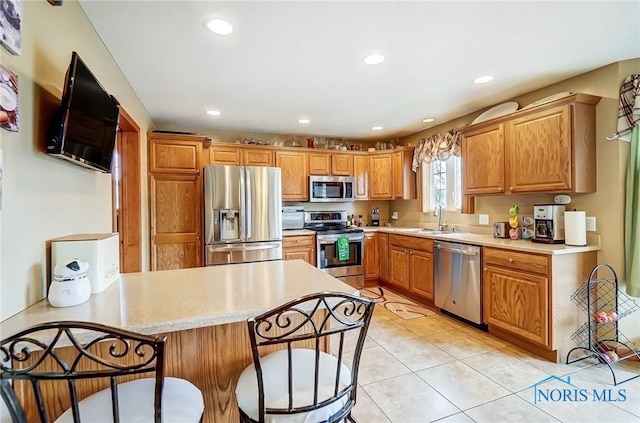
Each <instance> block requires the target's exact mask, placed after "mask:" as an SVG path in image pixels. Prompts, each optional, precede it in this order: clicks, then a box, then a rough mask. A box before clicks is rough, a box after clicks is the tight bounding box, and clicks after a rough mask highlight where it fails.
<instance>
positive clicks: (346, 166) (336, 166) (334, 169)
mask: <svg viewBox="0 0 640 423" xmlns="http://www.w3.org/2000/svg"><path fill="white" fill-rule="evenodd" d="M353 158H354V157H353V155H351V154H332V155H331V174H332V175H338V176H353Z"/></svg>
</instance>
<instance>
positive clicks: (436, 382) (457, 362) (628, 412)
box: [353, 306, 640, 423]
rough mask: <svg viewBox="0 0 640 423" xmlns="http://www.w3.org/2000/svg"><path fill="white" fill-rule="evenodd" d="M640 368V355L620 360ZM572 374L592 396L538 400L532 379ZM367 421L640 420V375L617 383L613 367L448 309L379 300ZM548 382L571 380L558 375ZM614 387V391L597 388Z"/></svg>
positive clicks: (367, 357)
mask: <svg viewBox="0 0 640 423" xmlns="http://www.w3.org/2000/svg"><path fill="white" fill-rule="evenodd" d="M625 366H629V367H630V368H631V371H633V372H635V373H636V374H637V373H640V363H631V362H629V361H626V362H624V363H618V367H617V370H619V373H618V374H620V375H621V377H624V376H625V375H627V374H629V373H624V367H625ZM551 375H554V376H558V377H562V378H563V379H566V377H567V376H568V377H570V378H571V379H570V380H571V383H572V384H573V385H574V386H577V387H578V388H583V389H586V390H587V391H585V392H587V395H588V397H587V398H588V401H582V402H553V401H544V400H541V401H537V402H536V401H535V398H534V390H535V388H532V387H531V386H532V385H533V384H535V383H537V382H539V381H541V380H543V379H545V378H547V377H549V376H551ZM358 379H359V380H358V382H359V388H358V400H357V404H356V407H355V409H354V413H353V414H354V417H356V418H357V419H358V422H359V423H423V422H433V421H438V422H442V423H445V422H478V423H481V422H487V423H498V422H509V423H517V422H580V423H582V422H598V423H599V422H640V378H638V379H635V380H632V381H629V382H626V383H624V384H621V385H618V386H613V382H612V379H611V373H610V372H609V370H608V368H606V367H601V366H595V365H593V364H592V363H590V362H587V361H586V360H585V361H582V362H579V363H575V364H571V365H566V364H555V363H551V362H548V361H545V360H543V359H541V358H538V357H537V356H535V355H532V354H530V353H528V352H526V351H524V350H521V349H520V348H517V347H515V346H513V345H511V344H510V343H508V342H505V341H503V340H501V339H499V338H496V337H494V336H492V335H489V334H488V333H485V332H481V331H478V330H476V329H475V328H472V327H470V326H467V325H465V324H463V323H460V322H458V321H457V320H455V319H452V318H450V317H448V316H445V315H440V314H438V315H435V316H428V317H421V318H417V319H411V320H404V319H402V318H400V317H398V316H396V315H395V314H393V313H391V312H390V311H388V310H386V309H384V308H382V307H380V306H376V311H375V313H374V316H373V319H372V322H371V326H370V328H369V333H368V339H367V342H366V343H365V346H364V350H363V352H362V358H361V362H360V369H359V377H358ZM544 387H545V388H548V389H554V388H558V389H563V388H566V385H564V384H563V383H562V382H560V381H557V380H552V381H550V382H547V383H546V384H545V385H544ZM593 389H597V390H598V391H602V390H605V389H610V390H611V392H612V396H611V399H618V400H620V399H621V398H622V397H621V396H619V393H620V391H619V390H624V391H622V392H623V394H624V395H625V396H626V400H625V401H616V402H614V401H607V402H602V401H596V400H594V397H593V395H592V394H591V392H592V391H593Z"/></svg>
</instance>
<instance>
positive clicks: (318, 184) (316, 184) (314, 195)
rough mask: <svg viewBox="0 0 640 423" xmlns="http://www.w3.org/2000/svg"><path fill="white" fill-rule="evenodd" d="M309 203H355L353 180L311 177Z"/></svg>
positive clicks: (346, 177)
mask: <svg viewBox="0 0 640 423" xmlns="http://www.w3.org/2000/svg"><path fill="white" fill-rule="evenodd" d="M309 193H310V195H309V201H311V202H316V203H328V202H345V201H353V178H352V177H349V176H315V175H311V176H309Z"/></svg>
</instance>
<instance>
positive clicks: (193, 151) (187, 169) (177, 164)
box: [149, 133, 207, 174]
mask: <svg viewBox="0 0 640 423" xmlns="http://www.w3.org/2000/svg"><path fill="white" fill-rule="evenodd" d="M205 142H207V138H206V137H201V136H190V135H173V134H156V133H151V134H149V172H151V173H173V174H199V173H200V172H201V171H202V164H201V155H202V147H203V145H204V143H205Z"/></svg>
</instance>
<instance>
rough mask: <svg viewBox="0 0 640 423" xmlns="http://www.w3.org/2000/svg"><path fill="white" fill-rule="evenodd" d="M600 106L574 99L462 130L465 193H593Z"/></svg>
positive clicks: (595, 101)
mask: <svg viewBox="0 0 640 423" xmlns="http://www.w3.org/2000/svg"><path fill="white" fill-rule="evenodd" d="M599 101H600V97H596V96H592V95H587V94H573V95H571V96H568V97H565V98H563V99H559V100H556V101H553V102H551V103H548V104H543V105H540V106H537V107H533V108H530V109H525V110H521V111H517V112H515V113H513V114H512V115H508V116H503V117H499V118H496V119H494V120H492V121H490V122H483V123H479V124H477V125H471V126H469V127H467V128H465V129H464V130H463V131H462V136H463V139H462V163H463V184H462V192H463V194H464V195H476V194H500V193H506V194H511V193H514V194H518V193H536V192H572V193H591V192H595V190H596V157H595V155H596V144H595V105H596V104H598V102H599Z"/></svg>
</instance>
